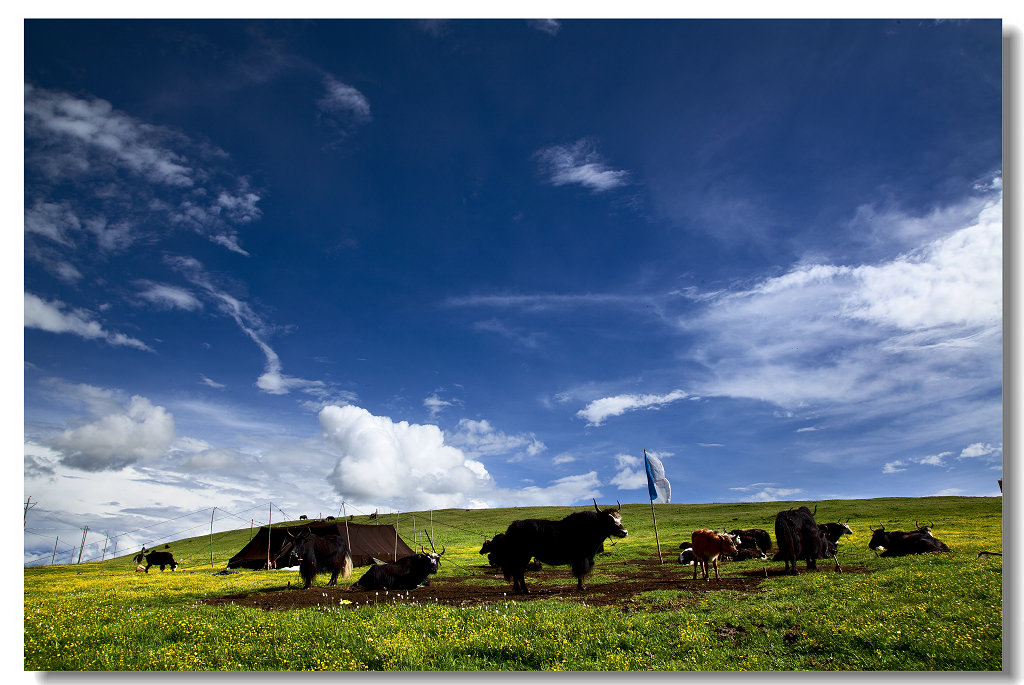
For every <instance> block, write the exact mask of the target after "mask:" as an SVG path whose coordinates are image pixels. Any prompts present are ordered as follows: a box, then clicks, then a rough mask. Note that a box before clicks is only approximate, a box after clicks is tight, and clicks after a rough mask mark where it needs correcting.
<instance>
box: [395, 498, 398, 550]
mask: <svg viewBox="0 0 1024 685" xmlns="http://www.w3.org/2000/svg"><path fill="white" fill-rule="evenodd" d="M395 561H398V510H397V509H396V510H395Z"/></svg>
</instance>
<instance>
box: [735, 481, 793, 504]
mask: <svg viewBox="0 0 1024 685" xmlns="http://www.w3.org/2000/svg"><path fill="white" fill-rule="evenodd" d="M729 489H730V490H732V491H733V492H737V493H742V496H741V497H740V501H741V502H777V501H779V500H786V499H791V498H792V497H793V496H794V495H799V494H801V493H802V492H803V489H801V488H783V487H779V486H778V484H776V483H752V484H750V485H739V486H736V487H732V488H729Z"/></svg>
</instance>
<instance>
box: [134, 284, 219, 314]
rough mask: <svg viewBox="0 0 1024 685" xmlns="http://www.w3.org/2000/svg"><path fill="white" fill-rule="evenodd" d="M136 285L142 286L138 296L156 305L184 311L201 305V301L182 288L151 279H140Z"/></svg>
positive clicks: (200, 307)
mask: <svg viewBox="0 0 1024 685" xmlns="http://www.w3.org/2000/svg"><path fill="white" fill-rule="evenodd" d="M138 285H139V286H140V288H142V290H140V291H139V297H141V298H142V299H143V300H146V301H147V302H150V303H152V304H155V305H157V306H158V307H161V308H164V309H184V310H185V311H194V310H196V309H202V307H203V303H202V302H200V301H199V299H198V298H197V297H196V296H195V295H193V294H192V293H190V292H189V291H188V290H185V289H184V288H179V287H177V286H174V285H167V284H165V283H153V282H152V281H140V282H139V283H138Z"/></svg>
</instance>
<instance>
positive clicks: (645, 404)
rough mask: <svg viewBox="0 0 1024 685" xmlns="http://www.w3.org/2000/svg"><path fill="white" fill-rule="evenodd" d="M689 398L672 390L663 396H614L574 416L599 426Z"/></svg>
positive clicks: (681, 392)
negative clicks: (623, 415) (608, 421)
mask: <svg viewBox="0 0 1024 685" xmlns="http://www.w3.org/2000/svg"><path fill="white" fill-rule="evenodd" d="M687 397H690V394H689V393H688V392H686V391H685V390H673V391H672V392H670V393H666V394H664V395H616V396H614V397H602V398H601V399H598V400H594V401H592V402H590V403H589V404H588V405H587V406H586V407H584V408H583V409H581V410H579V411H578V412H576V415H577V416H579V417H580V418H582V419H586V420H587V425H589V426H600V425H601V424H602V423H604V422H605V420H607V419H608V418H610V417H612V416H621V415H622V414H625V413H626V412H628V411H636V410H638V409H658V408H659V407H662V406H664V405H666V404H669V403H671V402H676V401H678V400H682V399H685V398H687Z"/></svg>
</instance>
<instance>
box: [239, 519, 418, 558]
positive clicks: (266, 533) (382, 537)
mask: <svg viewBox="0 0 1024 685" xmlns="http://www.w3.org/2000/svg"><path fill="white" fill-rule="evenodd" d="M303 528H309V529H310V530H311V531H312V532H313V533H315V534H316V535H340V536H341V537H342V539H347V540H349V541H350V549H351V554H352V565H353V566H369V565H370V564H372V563H373V560H374V558H376V559H380V560H381V561H397V560H398V559H401V558H402V557H405V556H409V555H410V554H415V552H413V551H412V548H410V547H409V545H407V544H405V541H404V540H402V538H400V537H398V534H397V533H396V532H395V527H394V526H391V525H377V526H367V525H364V524H361V523H349V524H348V526H346V525H345V522H344V521H326V522H313V523H304V524H301V525H294V524H292V525H284V524H282V525H280V526H270V527H268V526H263V527H262V528H260V529H259V532H257V533H256V535H255V536H253V539H252V540H250V541H249V543H248V544H247V545H246V546H245V547H243V548H242V549H241V550H239V552H238V553H237V554H236V555H235V556H233V557H231V559H230V560H228V568H257V569H258V568H263V567H265V566H266V564H267V559H268V553H269V560H270V562H271V563H273V562H274V561H275V560H276V559H277V556H278V555H279V554H280V553H281V548H282V546H284V543H285V541H286V540H288V533H291V534H292V535H296V534H297V533H298V532H299V531H300V530H302V529H303ZM346 528H347V530H346Z"/></svg>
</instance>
